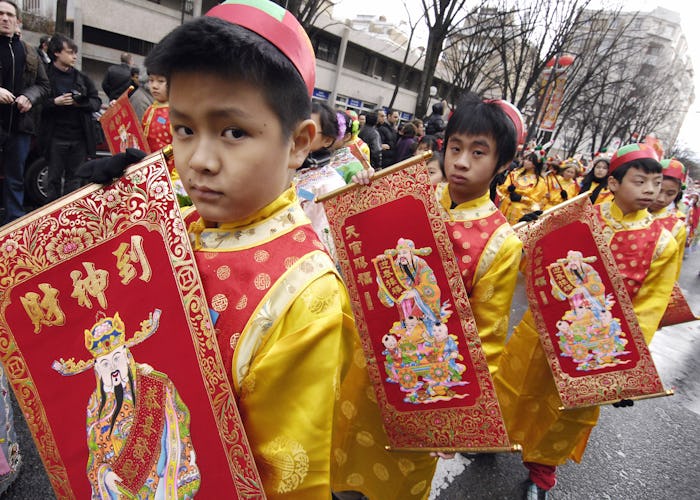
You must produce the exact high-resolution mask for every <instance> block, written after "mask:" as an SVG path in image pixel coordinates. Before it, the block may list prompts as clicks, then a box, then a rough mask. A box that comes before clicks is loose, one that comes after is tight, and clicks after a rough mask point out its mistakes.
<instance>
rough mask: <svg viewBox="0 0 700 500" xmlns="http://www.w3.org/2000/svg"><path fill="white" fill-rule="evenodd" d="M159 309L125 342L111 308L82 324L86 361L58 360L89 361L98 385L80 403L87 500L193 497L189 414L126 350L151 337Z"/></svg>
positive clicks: (68, 369) (70, 369) (81, 366)
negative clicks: (88, 488)
mask: <svg viewBox="0 0 700 500" xmlns="http://www.w3.org/2000/svg"><path fill="white" fill-rule="evenodd" d="M159 316H160V311H159V310H156V312H155V313H154V314H153V315H151V318H150V319H148V320H146V321H144V322H142V323H141V326H142V329H141V330H140V331H139V332H137V333H136V334H134V336H133V337H132V339H131V340H130V341H126V338H125V334H124V323H123V321H122V320H121V318H120V317H119V313H116V314H115V315H114V317H103V318H101V319H100V320H99V321H98V322H97V323H96V324H95V325H94V326H93V327H92V328H91V329H90V330H85V345H86V347H87V349H88V350H89V351H90V353H91V354H92V355H93V360H92V361H91V362H90V361H88V362H79V363H77V364H76V363H75V362H74V361H73V359H72V358H71V359H70V360H68V361H64V360H63V359H61V360H60V361H54V363H53V368H54V369H55V370H56V371H58V372H59V373H61V374H62V375H74V374H76V373H79V372H81V371H84V370H85V369H87V368H89V367H90V366H93V365H94V369H95V375H96V383H97V387H96V389H95V391H94V392H93V393H92V395H91V396H90V399H89V401H88V405H87V423H86V430H87V445H88V452H89V456H88V464H87V476H88V480H89V481H90V485H91V487H92V498H93V499H115V498H121V497H122V496H124V495H126V496H128V497H130V498H142V499H146V498H179V499H183V498H193V497H194V495H195V494H196V493H197V491H198V490H199V485H200V473H199V468H198V467H197V464H196V455H195V451H194V448H193V445H192V441H191V439H190V431H189V424H190V414H189V410H188V408H187V406H186V405H185V404H184V402H183V401H182V399H181V398H180V396H179V394H178V392H177V390H176V389H175V386H174V385H173V383H172V382H171V381H170V380H169V379H168V377H167V376H166V375H165V374H162V373H159V372H156V371H154V370H153V368H152V367H150V366H149V365H146V364H139V363H136V362H135V361H134V358H133V356H132V355H131V352H130V350H129V347H130V346H133V345H135V344H137V343H140V342H141V341H143V340H145V339H146V338H147V337H149V336H150V335H152V334H153V333H154V332H155V329H156V328H157V323H158V318H159Z"/></svg>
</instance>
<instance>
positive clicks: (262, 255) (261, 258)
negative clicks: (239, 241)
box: [253, 250, 270, 262]
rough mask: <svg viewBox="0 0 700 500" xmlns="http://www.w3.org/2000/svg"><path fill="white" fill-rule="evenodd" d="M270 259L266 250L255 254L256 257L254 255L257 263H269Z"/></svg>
mask: <svg viewBox="0 0 700 500" xmlns="http://www.w3.org/2000/svg"><path fill="white" fill-rule="evenodd" d="M269 258H270V253H269V252H268V251H266V250H258V251H257V252H255V255H253V259H254V260H255V262H267V261H268V259H269Z"/></svg>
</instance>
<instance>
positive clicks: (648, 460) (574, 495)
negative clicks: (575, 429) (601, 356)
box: [2, 251, 700, 500]
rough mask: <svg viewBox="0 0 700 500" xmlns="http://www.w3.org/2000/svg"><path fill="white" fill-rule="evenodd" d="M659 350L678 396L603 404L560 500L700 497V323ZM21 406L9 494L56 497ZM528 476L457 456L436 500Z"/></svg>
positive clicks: (515, 488)
mask: <svg viewBox="0 0 700 500" xmlns="http://www.w3.org/2000/svg"><path fill="white" fill-rule="evenodd" d="M698 252H699V253H694V254H693V253H691V254H689V255H687V258H686V260H685V261H684V264H683V270H682V273H681V278H680V280H679V282H680V285H681V288H682V289H683V292H684V294H685V296H686V298H687V299H688V301H689V303H690V305H691V307H692V308H693V310H694V311H695V312H696V313H700V277H698V272H700V251H698ZM514 302H515V306H514V309H515V311H514V314H513V316H514V317H515V318H516V319H517V317H519V316H520V315H522V312H523V309H524V307H525V303H524V301H523V296H522V294H521V295H519V296H518V297H516V299H515V300H514ZM651 352H652V356H653V358H654V361H655V363H656V365H657V369H658V370H659V374H660V375H661V379H662V381H663V382H664V385H665V387H666V388H674V389H675V395H674V396H671V397H662V398H655V399H649V400H644V401H638V402H636V403H635V405H634V406H633V407H631V408H613V407H610V406H605V407H603V408H602V411H601V416H600V421H599V423H598V425H597V427H596V428H595V429H594V430H593V433H592V435H591V439H590V441H589V444H588V448H587V450H586V453H585V455H584V457H583V461H582V463H580V464H575V463H569V464H567V465H564V466H562V467H560V468H559V473H558V476H559V482H558V484H557V486H556V487H555V488H554V490H552V498H553V499H554V500H588V499H591V500H592V499H596V500H598V499H601V500H627V499H635V500H661V499H664V500H665V499H673V500H692V499H700V467H698V457H697V454H698V452H699V451H700V321H695V322H691V323H685V324H683V325H676V326H672V327H666V328H663V329H662V330H660V331H659V332H658V333H657V334H656V335H655V337H654V340H653V341H652V343H651ZM14 412H15V426H16V431H17V435H18V441H19V443H20V447H21V453H22V459H23V464H22V467H21V470H20V474H19V476H18V477H17V479H16V480H15V482H14V483H13V484H12V485H11V486H10V487H9V488H8V490H7V491H6V492H5V493H4V495H2V498H3V499H17V500H25V499H26V500H37V499H52V498H55V496H54V494H53V491H52V489H51V485H50V483H49V480H48V477H47V475H46V473H45V471H44V468H43V466H42V464H41V460H40V458H39V456H38V454H37V451H36V448H35V447H34V443H33V441H32V438H31V434H30V433H29V429H28V428H27V425H26V423H25V421H24V419H23V418H22V417H21V413H20V411H19V409H18V408H17V405H16V404H15V407H14ZM54 432H60V429H59V428H56V429H54ZM526 478H527V472H526V470H525V468H524V467H523V466H522V464H521V460H520V455H519V454H518V453H503V454H493V455H481V456H479V457H478V458H475V459H469V458H465V457H463V456H461V455H459V454H458V455H457V457H456V458H455V459H454V460H440V463H439V466H438V470H437V472H436V474H435V478H434V480H433V490H432V493H431V499H433V500H482V499H483V500H499V499H504V500H518V499H520V498H522V491H523V484H524V481H525V479H526ZM372 500H384V499H372ZM397 500H402V499H397Z"/></svg>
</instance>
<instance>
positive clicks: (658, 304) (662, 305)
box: [632, 230, 678, 344]
mask: <svg viewBox="0 0 700 500" xmlns="http://www.w3.org/2000/svg"><path fill="white" fill-rule="evenodd" d="M677 254H678V245H677V244H676V240H675V239H673V235H671V233H670V232H668V231H666V230H664V231H663V232H662V233H661V237H660V238H659V241H658V243H657V245H656V250H655V254H654V259H653V260H652V262H651V265H650V266H649V273H647V276H646V278H645V279H644V282H643V283H642V286H641V287H640V288H639V292H637V295H635V297H634V299H633V300H632V306H633V308H634V312H635V314H636V315H637V320H638V321H639V326H640V327H641V329H642V333H643V334H644V340H646V343H647V344H649V342H651V338H652V337H653V336H654V333H656V330H657V329H658V327H659V322H660V321H661V318H662V317H663V315H664V311H666V306H668V300H669V298H670V297H671V291H672V290H673V284H674V283H675V281H676V275H675V273H672V272H669V268H674V266H675V265H676V259H677V258H678V255H677Z"/></svg>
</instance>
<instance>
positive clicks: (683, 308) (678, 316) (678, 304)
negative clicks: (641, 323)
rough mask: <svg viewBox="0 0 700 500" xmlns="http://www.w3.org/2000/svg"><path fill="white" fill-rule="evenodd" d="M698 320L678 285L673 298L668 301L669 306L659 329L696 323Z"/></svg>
mask: <svg viewBox="0 0 700 500" xmlns="http://www.w3.org/2000/svg"><path fill="white" fill-rule="evenodd" d="M697 319H700V318H698V317H697V316H696V315H695V313H693V310H692V309H691V308H690V306H689V305H688V301H687V300H685V296H684V295H683V291H682V290H681V287H680V286H678V283H676V284H675V285H673V291H672V292H671V298H670V300H669V301H668V306H666V312H664V315H663V317H662V318H661V322H660V323H659V328H661V327H664V326H671V325H678V324H680V323H686V322H688V321H695V320H697Z"/></svg>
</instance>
